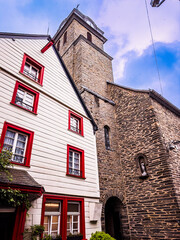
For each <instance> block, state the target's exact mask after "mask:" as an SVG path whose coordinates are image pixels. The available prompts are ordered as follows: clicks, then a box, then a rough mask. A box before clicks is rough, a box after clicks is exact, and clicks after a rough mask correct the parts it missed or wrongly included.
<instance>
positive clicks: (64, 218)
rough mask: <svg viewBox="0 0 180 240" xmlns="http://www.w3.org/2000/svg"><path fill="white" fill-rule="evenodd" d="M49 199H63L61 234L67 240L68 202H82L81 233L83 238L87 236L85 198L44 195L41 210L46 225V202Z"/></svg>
mask: <svg viewBox="0 0 180 240" xmlns="http://www.w3.org/2000/svg"><path fill="white" fill-rule="evenodd" d="M47 200H52V201H61V206H62V207H61V220H60V234H61V236H62V240H66V237H67V207H68V202H78V203H80V233H81V234H83V239H85V238H86V236H85V213H84V199H83V198H76V197H64V196H57V195H49V194H44V195H43V202H42V212H41V225H44V215H45V203H46V201H47Z"/></svg>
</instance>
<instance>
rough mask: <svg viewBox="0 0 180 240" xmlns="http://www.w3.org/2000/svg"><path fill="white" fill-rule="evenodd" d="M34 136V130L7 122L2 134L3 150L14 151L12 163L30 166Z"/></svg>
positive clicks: (0, 143) (0, 142)
mask: <svg viewBox="0 0 180 240" xmlns="http://www.w3.org/2000/svg"><path fill="white" fill-rule="evenodd" d="M33 136H34V133H33V132H31V131H29V130H27V129H24V128H21V127H18V126H15V125H13V124H10V123H7V122H5V123H4V127H3V130H2V134H1V141H0V146H2V147H1V150H2V149H4V150H9V151H10V152H12V158H11V162H12V163H15V164H19V165H24V166H29V165H30V156H31V150H32V142H33Z"/></svg>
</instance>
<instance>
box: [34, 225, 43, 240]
mask: <svg viewBox="0 0 180 240" xmlns="http://www.w3.org/2000/svg"><path fill="white" fill-rule="evenodd" d="M31 231H32V233H31V236H32V240H37V239H40V237H41V234H42V233H43V232H44V226H42V225H34V226H32V227H31Z"/></svg>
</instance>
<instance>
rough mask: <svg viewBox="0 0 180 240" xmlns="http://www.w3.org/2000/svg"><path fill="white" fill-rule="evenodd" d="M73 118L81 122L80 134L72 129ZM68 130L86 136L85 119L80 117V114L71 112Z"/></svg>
mask: <svg viewBox="0 0 180 240" xmlns="http://www.w3.org/2000/svg"><path fill="white" fill-rule="evenodd" d="M71 116H72V117H74V118H76V119H78V120H79V132H77V131H74V130H72V129H71ZM68 130H70V131H72V132H74V133H77V134H79V135H81V136H84V131H83V117H81V116H79V115H78V114H76V113H74V112H72V111H70V110H69V121H68Z"/></svg>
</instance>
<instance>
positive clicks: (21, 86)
mask: <svg viewBox="0 0 180 240" xmlns="http://www.w3.org/2000/svg"><path fill="white" fill-rule="evenodd" d="M19 87H20V88H22V89H24V90H25V91H26V92H29V93H31V94H32V95H34V103H33V111H31V110H29V109H26V108H24V107H23V106H20V105H18V104H16V103H15V100H16V95H17V90H18V88H19ZM38 101H39V93H38V92H36V91H34V90H33V89H31V88H29V87H27V86H26V85H24V84H22V83H20V82H18V81H17V82H16V84H15V87H14V93H13V96H12V100H11V103H12V104H13V105H16V106H18V107H20V108H22V109H25V110H26V111H28V112H32V113H35V114H37V108H38Z"/></svg>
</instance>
